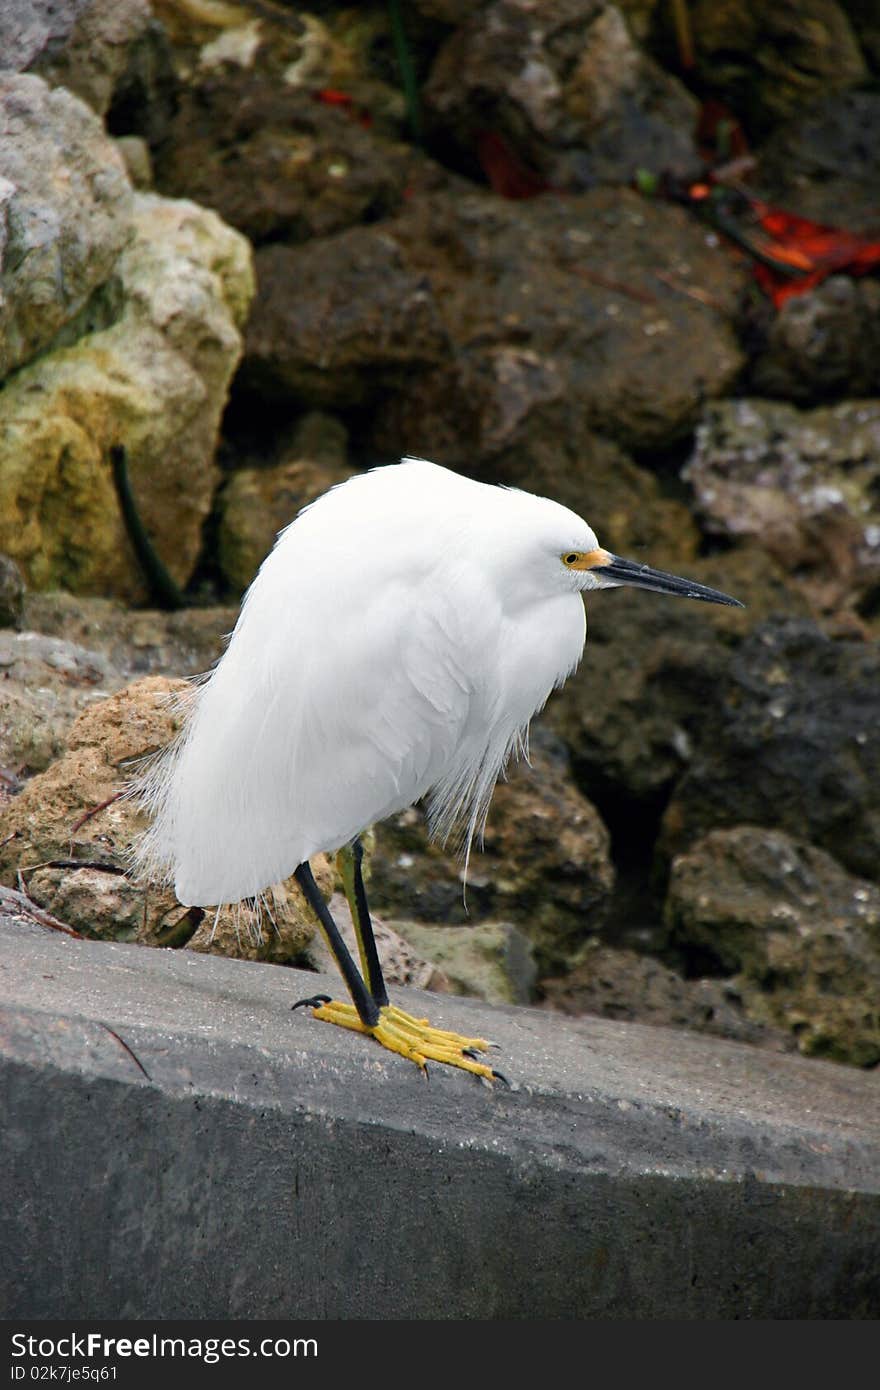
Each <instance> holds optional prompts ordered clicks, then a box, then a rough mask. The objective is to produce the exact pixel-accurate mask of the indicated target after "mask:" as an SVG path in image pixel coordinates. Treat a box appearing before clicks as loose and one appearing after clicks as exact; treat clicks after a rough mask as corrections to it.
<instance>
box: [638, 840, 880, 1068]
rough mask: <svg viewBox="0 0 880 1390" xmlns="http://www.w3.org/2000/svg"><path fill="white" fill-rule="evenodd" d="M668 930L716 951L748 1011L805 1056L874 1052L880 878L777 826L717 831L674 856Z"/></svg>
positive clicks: (866, 1059)
mask: <svg viewBox="0 0 880 1390" xmlns="http://www.w3.org/2000/svg"><path fill="white" fill-rule="evenodd" d="M666 920H667V924H668V926H669V929H670V932H671V934H672V940H673V942H674V943H675V944H677V945H678V946H679V947H680V948H682V949H683V950H684V951H685V952H688V951H690V952H695V953H696V954H697V956H698V957H700V958H702V959H712V960H713V961H715V962H717V968H719V969H720V970H722V971H723V972H724V974H726V975H729V976H731V977H732V978H731V981H730V983H731V986H732V987H733V988H734V989H735V991H736V993H737V995H738V996H739V998H740V999H741V1001H742V1006H743V1008H744V1010H745V1013H746V1015H747V1017H748V1018H751V1019H754V1020H755V1021H756V1022H757V1023H758V1024H770V1025H771V1026H773V1027H775V1028H781V1029H785V1030H786V1031H787V1032H788V1033H789V1034H790V1036H791V1037H792V1038H793V1039H796V1040H797V1046H798V1047H799V1048H800V1050H801V1051H802V1052H804V1053H806V1054H808V1055H810V1056H821V1057H828V1058H831V1059H833V1060H835V1061H841V1062H850V1063H853V1064H855V1065H857V1066H874V1065H876V1063H877V1062H880V1011H878V999H880V889H878V887H877V885H876V884H875V883H870V882H868V881H867V880H865V879H862V878H855V877H853V876H852V875H850V874H847V873H846V872H845V871H844V870H843V869H841V867H840V865H839V864H837V863H836V862H835V860H834V859H832V858H831V856H830V855H828V854H825V853H823V852H822V851H821V850H819V849H816V848H815V847H814V846H813V845H808V844H804V843H802V842H799V841H798V840H795V839H792V838H791V837H790V836H788V835H785V834H782V833H781V832H779V831H773V830H766V829H762V828H759V827H755V826H739V827H737V828H735V829H733V830H718V831H714V832H712V833H711V834H709V835H707V836H705V838H704V839H702V840H700V841H699V842H698V843H697V844H695V845H694V846H693V847H692V848H691V849H689V850H688V851H687V852H686V853H685V854H682V855H679V856H678V857H677V858H676V859H675V860H673V863H672V868H671V872H670V881H669V896H668V898H667V903H666Z"/></svg>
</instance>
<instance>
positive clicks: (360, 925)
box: [339, 839, 388, 1009]
mask: <svg viewBox="0 0 880 1390" xmlns="http://www.w3.org/2000/svg"><path fill="white" fill-rule="evenodd" d="M363 862H364V847H363V845H362V844H361V841H360V840H359V839H357V840H354V841H352V843H351V844H350V845H346V846H345V847H344V849H341V850H340V851H339V868H340V872H341V874H342V882H343V885H344V887H345V896H346V897H347V898H348V905H349V907H350V908H351V920H352V923H353V925H354V934H355V936H356V937H357V944H358V952H359V954H360V958H361V968H362V970H363V972H364V979H365V980H366V982H367V988H368V989H369V991H370V993H371V994H372V996H373V999H374V1000H375V1002H376V1004H377V1005H378V1007H379V1008H380V1009H381V1008H383V1007H384V1006H385V1005H386V1004H387V1003H388V991H387V989H386V988H385V979H384V976H383V975H382V966H381V964H380V963H379V952H378V951H377V950H376V938H375V936H374V935H373V923H372V920H371V918H370V908H369V904H368V903H367V890H366V887H365V885H364V874H363V867H362V866H363Z"/></svg>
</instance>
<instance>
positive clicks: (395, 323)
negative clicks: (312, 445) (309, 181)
mask: <svg viewBox="0 0 880 1390" xmlns="http://www.w3.org/2000/svg"><path fill="white" fill-rule="evenodd" d="M255 259H256V270H257V283H258V291H257V298H256V301H255V304H254V308H253V312H252V315H251V320H250V325H249V328H248V334H247V341H246V348H245V361H244V363H243V367H242V374H241V385H242V386H243V387H244V388H245V389H247V390H249V391H251V392H257V393H258V394H261V395H264V396H268V397H270V398H271V397H273V396H274V397H283V398H289V397H292V398H294V399H295V400H297V401H301V402H304V403H307V404H309V405H316V406H331V407H332V406H340V405H349V406H350V405H354V404H357V403H359V402H362V401H365V400H367V399H369V398H370V397H371V396H372V395H373V393H374V392H376V391H377V390H378V389H380V388H382V387H386V388H387V387H388V386H389V385H390V384H391V383H392V382H393V381H394V380H395V379H396V378H399V377H400V376H401V374H402V373H404V372H405V371H406V370H412V368H413V367H415V366H418V365H424V364H425V363H433V362H438V361H440V360H441V358H443V357H444V356H445V355H446V353H447V352H448V343H447V338H446V333H445V331H444V328H443V323H442V320H441V318H440V314H439V311H438V306H437V304H436V302H435V299H434V296H433V294H432V291H431V287H430V284H429V282H428V280H427V277H426V276H425V275H424V274H422V273H421V272H420V271H418V270H410V269H408V268H407V266H406V264H405V262H404V258H403V256H402V255H401V252H400V250H399V248H398V246H397V244H396V242H395V241H394V240H393V238H392V237H391V236H390V235H389V233H388V231H387V229H386V228H384V227H383V228H382V229H378V228H367V227H355V228H352V229H351V230H350V231H347V232H340V233H339V234H338V235H336V236H333V237H326V238H324V239H323V240H320V241H315V242H309V243H307V244H306V245H304V246H301V247H292V246H266V247H264V248H262V250H260V251H258V252H257V255H256V258H255Z"/></svg>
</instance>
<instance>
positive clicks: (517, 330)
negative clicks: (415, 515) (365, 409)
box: [330, 188, 745, 469]
mask: <svg viewBox="0 0 880 1390" xmlns="http://www.w3.org/2000/svg"><path fill="white" fill-rule="evenodd" d="M383 230H384V231H385V233H387V234H389V235H391V236H393V237H394V239H395V241H396V243H397V245H398V246H399V247H400V249H401V252H402V254H403V256H404V260H405V263H406V265H407V266H408V268H409V270H410V272H411V273H416V272H421V274H422V275H423V276H424V277H425V283H426V285H427V286H428V287H429V289H430V292H431V293H432V294H433V298H434V302H435V303H436V305H437V310H438V312H439V313H440V314H441V315H442V319H443V323H444V325H445V328H446V331H447V333H448V336H449V339H450V342H451V344H452V346H453V349H454V351H453V352H451V353H450V352H447V353H446V354H445V355H444V357H443V360H442V362H440V363H439V364H437V365H436V366H434V367H433V368H432V367H428V369H427V370H423V371H421V372H419V373H418V374H413V373H411V374H410V375H409V377H408V378H407V379H406V380H405V382H404V383H403V385H402V388H401V389H399V390H398V391H397V392H396V394H395V396H394V397H393V398H392V399H391V400H390V401H388V402H387V403H386V404H384V405H383V404H382V403H381V402H380V403H379V409H378V410H377V412H376V423H375V426H374V438H375V441H376V443H377V445H379V446H381V448H382V449H383V451H385V452H387V453H389V454H391V456H393V454H394V453H400V452H406V451H412V450H413V449H414V448H415V447H416V443H417V442H418V441H420V440H429V441H430V444H431V450H432V451H433V452H434V453H435V454H437V455H442V456H443V457H445V459H446V460H447V461H449V462H452V463H457V464H458V465H459V466H460V467H464V468H466V469H472V468H473V467H474V460H475V458H476V461H477V463H478V465H482V466H483V467H485V466H486V460H491V461H494V460H495V459H497V458H498V457H499V456H500V455H501V454H502V453H503V451H504V450H506V449H508V448H510V447H513V446H516V445H517V443H518V441H519V440H520V439H521V438H522V435H523V433H524V432H525V431H529V432H534V433H541V434H543V436H544V437H545V438H553V437H557V438H566V437H567V438H569V439H571V440H575V441H580V440H581V439H583V437H584V435H585V433H587V434H588V433H589V432H591V431H597V432H599V433H601V434H603V435H606V436H608V437H610V438H611V439H613V440H614V441H615V442H616V443H618V444H621V445H623V446H624V447H625V448H632V449H639V450H650V449H657V448H661V447H667V446H669V445H672V444H673V443H675V442H676V441H677V440H680V439H681V438H682V437H683V436H685V435H686V434H687V433H688V431H689V430H690V429H692V428H693V426H694V424H695V423H696V421H697V418H698V416H699V413H700V408H701V402H702V401H703V400H704V399H706V398H707V397H708V398H712V397H715V396H719V395H724V394H725V393H726V392H727V391H728V390H729V388H730V386H731V384H732V383H733V381H734V379H735V377H736V375H737V373H738V372H739V370H740V368H741V366H742V362H743V358H742V354H741V351H740V348H739V346H738V345H737V342H736V337H735V334H734V331H733V328H732V321H733V320H734V319H735V318H736V315H737V313H738V302H739V298H740V295H741V292H742V290H743V287H744V284H745V278H744V272H743V270H742V269H741V267H739V266H737V265H736V264H735V263H734V261H733V260H732V259H731V258H730V257H729V256H727V255H726V254H725V253H724V252H722V251H720V250H719V248H718V246H717V243H716V244H713V242H712V239H711V238H708V237H707V235H706V232H705V230H704V229H703V228H702V227H701V226H700V225H699V224H698V223H696V222H695V221H694V220H693V219H692V218H689V217H688V216H687V215H686V214H685V213H684V212H683V211H682V210H681V209H679V208H677V207H673V206H670V205H667V204H662V203H654V202H650V201H647V200H645V199H643V198H641V197H639V196H638V195H637V194H635V193H633V192H631V191H629V190H624V189H614V190H611V189H606V188H600V189H596V190H595V191H593V192H591V193H586V194H582V195H579V196H573V197H569V198H560V197H555V196H553V195H551V194H545V195H544V196H542V197H540V198H534V199H532V200H531V201H529V202H518V203H513V202H509V201H503V200H500V199H498V198H495V197H491V196H489V195H487V194H483V193H475V192H466V191H464V192H457V191H456V192H455V193H447V192H441V193H436V194H433V195H431V194H425V195H423V196H421V197H417V198H413V199H412V200H411V202H410V203H409V204H408V206H407V208H406V210H405V212H403V213H402V214H401V215H400V216H399V217H398V218H396V219H395V220H394V221H393V222H391V223H387V224H385V225H384V228H383ZM340 273H342V267H340ZM693 288H698V289H699V291H700V296H701V297H694V296H693V295H692V294H691V293H690V291H691V290H692V289H693ZM330 350H331V351H332V348H331V349H330ZM401 446H402V447H401Z"/></svg>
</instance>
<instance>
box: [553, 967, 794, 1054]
mask: <svg viewBox="0 0 880 1390" xmlns="http://www.w3.org/2000/svg"><path fill="white" fill-rule="evenodd" d="M540 990H541V994H542V995H543V999H544V1005H545V1007H547V1008H552V1009H556V1010H558V1011H559V1012H560V1013H565V1014H569V1015H572V1016H574V1017H580V1016H581V1015H583V1014H596V1015H598V1016H599V1017H600V1018H616V1019H620V1020H621V1021H622V1022H626V1023H650V1024H654V1025H659V1026H660V1027H664V1028H687V1029H690V1030H691V1031H693V1032H697V1033H709V1034H711V1035H713V1036H714V1037H717V1038H732V1039H734V1040H735V1041H737V1042H748V1043H753V1044H756V1045H758V1046H762V1047H769V1048H772V1049H773V1050H774V1051H788V1050H793V1049H794V1047H795V1043H794V1040H793V1039H792V1038H791V1037H790V1036H789V1035H788V1034H787V1033H786V1032H784V1031H783V1029H782V1028H776V1027H774V1026H773V1025H772V1024H770V1023H766V1022H762V1021H759V1020H756V1019H752V1018H750V1017H749V1016H748V1015H747V1014H746V1013H745V1012H744V1010H743V1007H742V998H741V995H740V992H739V990H738V987H737V984H736V983H734V982H732V981H727V980H718V979H709V978H706V977H703V978H698V979H685V978H684V977H683V976H682V975H680V974H679V973H678V972H677V971H675V970H672V969H671V968H670V967H669V966H668V965H664V964H663V963H662V961H659V960H657V959H656V958H655V957H653V956H648V955H642V954H641V953H639V952H637V951H630V950H621V949H619V948H617V947H614V946H604V945H602V944H601V943H600V942H598V941H591V942H588V943H587V946H586V947H585V949H584V952H583V956H582V959H581V960H580V961H579V962H578V964H577V965H576V966H575V967H574V969H573V970H571V971H570V972H569V973H568V974H567V975H563V976H557V977H556V978H554V979H546V980H542V981H541V982H540Z"/></svg>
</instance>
